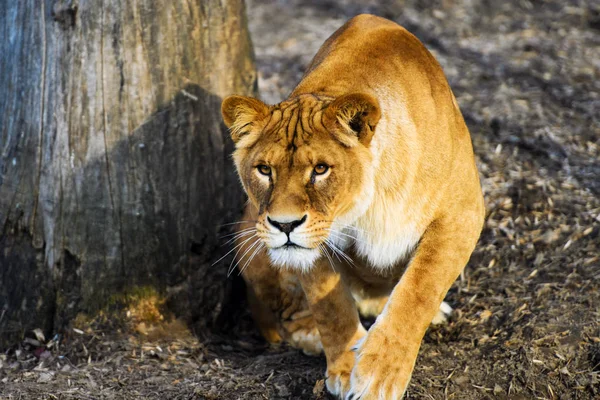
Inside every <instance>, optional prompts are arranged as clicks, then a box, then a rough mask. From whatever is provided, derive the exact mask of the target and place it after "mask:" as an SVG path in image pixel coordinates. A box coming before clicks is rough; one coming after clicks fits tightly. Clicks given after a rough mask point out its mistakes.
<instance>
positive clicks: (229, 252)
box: [211, 236, 254, 267]
mask: <svg viewBox="0 0 600 400" xmlns="http://www.w3.org/2000/svg"><path fill="white" fill-rule="evenodd" d="M253 237H254V236H251V237H249V238H248V239H245V240H244V241H243V242H241V243H238V244H237V245H236V246H235V247H234V248H233V249H231V250H229V251H228V252H227V253H225V255H224V256H223V257H221V258H219V259H218V260H217V261H215V262H214V263H212V264H211V267H213V266H214V265H215V264H217V263H218V262H219V261H221V260H222V259H224V258H225V257H227V256H228V255H229V254H231V253H232V252H233V251H234V250H235V249H237V248H238V247H240V246H242V245H243V244H244V243H246V242H247V241H248V240H250V239H252V238H253Z"/></svg>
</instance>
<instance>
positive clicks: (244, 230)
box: [219, 226, 256, 239]
mask: <svg viewBox="0 0 600 400" xmlns="http://www.w3.org/2000/svg"><path fill="white" fill-rule="evenodd" d="M251 230H256V228H255V227H254V226H253V227H251V228H246V229H242V230H239V231H235V232H233V233H228V234H227V235H223V236H221V237H219V239H223V238H226V237H229V236H234V235H237V234H239V233H241V232H247V231H251Z"/></svg>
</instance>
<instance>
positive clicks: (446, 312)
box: [431, 301, 454, 325]
mask: <svg viewBox="0 0 600 400" xmlns="http://www.w3.org/2000/svg"><path fill="white" fill-rule="evenodd" d="M452 311H454V310H453V309H452V307H450V304H448V303H446V302H445V301H442V304H440V309H439V310H438V312H437V314H436V315H435V317H433V320H432V321H431V324H432V325H441V324H445V323H446V322H448V319H449V318H450V317H451V316H452Z"/></svg>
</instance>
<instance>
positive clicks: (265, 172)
mask: <svg viewBox="0 0 600 400" xmlns="http://www.w3.org/2000/svg"><path fill="white" fill-rule="evenodd" d="M256 168H257V169H258V172H260V173H261V174H262V175H266V176H269V175H271V167H269V166H268V165H259V166H258V167H256Z"/></svg>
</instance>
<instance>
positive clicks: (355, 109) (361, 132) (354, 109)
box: [324, 93, 381, 147]
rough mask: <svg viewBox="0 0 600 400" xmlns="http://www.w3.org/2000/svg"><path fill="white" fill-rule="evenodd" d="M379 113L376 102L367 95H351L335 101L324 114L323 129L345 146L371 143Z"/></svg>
mask: <svg viewBox="0 0 600 400" xmlns="http://www.w3.org/2000/svg"><path fill="white" fill-rule="evenodd" d="M380 117H381V111H380V109H379V103H378V102H377V100H376V99H375V98H374V97H373V96H370V95H368V94H364V93H351V94H346V95H343V96H340V97H338V98H337V99H335V100H334V101H333V102H332V103H331V104H329V106H328V107H327V109H326V110H325V114H324V123H325V127H326V128H327V129H328V130H329V131H330V132H332V133H333V134H334V135H335V136H336V137H337V139H338V140H340V141H341V142H342V143H343V144H345V145H346V146H350V147H351V146H354V145H356V144H357V142H356V140H357V139H358V142H360V143H362V144H363V145H365V146H367V145H369V143H370V142H371V138H372V137H373V132H374V131H375V126H376V125H377V122H379V118H380Z"/></svg>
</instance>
